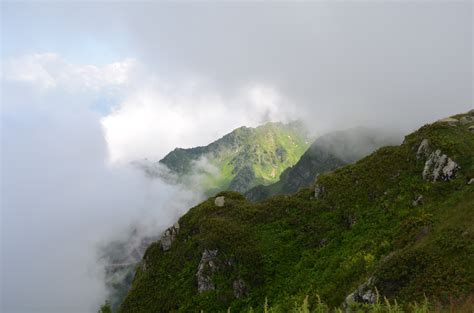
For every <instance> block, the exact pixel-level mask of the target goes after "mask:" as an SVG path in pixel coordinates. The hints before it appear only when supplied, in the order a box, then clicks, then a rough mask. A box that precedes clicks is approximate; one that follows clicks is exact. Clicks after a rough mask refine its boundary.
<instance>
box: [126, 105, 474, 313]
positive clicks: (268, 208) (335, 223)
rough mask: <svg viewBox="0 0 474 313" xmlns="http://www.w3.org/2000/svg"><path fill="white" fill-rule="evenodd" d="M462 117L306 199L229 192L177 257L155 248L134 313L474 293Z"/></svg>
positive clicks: (199, 212) (205, 207)
mask: <svg viewBox="0 0 474 313" xmlns="http://www.w3.org/2000/svg"><path fill="white" fill-rule="evenodd" d="M454 118H455V119H456V121H453V120H448V121H447V122H446V121H444V122H436V123H433V124H430V125H425V126H423V127H421V128H420V129H419V130H418V131H416V132H414V133H412V134H410V135H408V136H407V137H406V138H405V141H404V142H403V144H401V145H400V146H396V147H385V148H381V149H379V150H378V151H376V152H375V153H373V154H371V155H370V156H368V157H366V158H364V159H362V160H360V161H358V162H357V163H355V164H351V165H348V166H345V167H343V168H340V169H337V170H336V171H334V172H331V173H327V174H323V175H320V176H319V177H318V179H317V182H316V185H314V186H313V187H311V188H308V189H302V190H300V191H299V192H298V193H296V194H294V195H291V196H276V197H272V198H270V199H267V200H265V201H263V202H261V203H256V204H254V203H251V202H248V201H247V200H246V199H245V198H244V197H243V196H242V195H240V194H238V193H235V192H223V193H221V194H220V195H218V197H212V198H210V199H208V200H207V201H205V202H203V203H201V204H200V205H198V206H196V207H194V208H192V209H191V210H190V211H189V212H188V213H187V214H186V215H184V216H183V217H182V218H181V219H180V220H179V233H177V234H176V235H175V237H174V238H173V240H172V241H171V245H170V246H169V249H166V250H165V249H163V247H162V245H160V244H159V243H155V244H152V245H151V246H150V248H149V249H148V250H147V251H146V253H145V256H144V258H143V261H142V263H141V265H140V266H139V268H138V270H137V273H136V276H135V278H134V281H133V285H132V288H131V289H130V291H129V293H128V295H127V298H126V299H125V301H124V303H123V304H122V306H121V310H122V312H124V313H128V312H156V311H161V312H169V311H180V312H199V311H200V310H204V311H206V312H215V311H225V310H227V308H229V307H231V308H232V312H238V311H239V310H243V309H246V308H249V307H251V306H253V307H254V308H257V307H260V308H261V304H262V303H263V302H264V301H265V298H268V302H269V304H270V305H271V306H272V307H273V308H275V310H276V311H277V312H289V311H291V310H292V309H293V307H294V306H293V305H294V303H295V301H301V300H302V299H303V298H304V297H305V295H309V305H310V306H311V305H312V304H313V303H314V302H316V301H317V300H316V298H315V295H316V294H319V295H320V296H321V298H322V299H323V300H324V301H326V302H327V303H329V304H330V305H332V306H339V305H341V304H342V303H351V302H360V301H364V302H373V301H374V299H375V298H376V296H375V295H376V289H375V288H377V290H378V292H380V294H381V295H382V296H386V297H388V298H390V299H392V298H397V300H398V301H399V303H402V304H403V303H406V302H408V301H412V300H420V299H423V297H424V296H425V295H426V296H427V297H428V298H430V299H433V300H435V301H440V302H444V303H446V302H449V301H451V300H456V299H459V300H460V301H462V300H463V299H465V298H466V297H467V296H469V295H472V294H474V288H473V286H474V179H473V178H474V132H473V131H472V129H473V128H474V126H473V125H474V123H473V121H474V111H471V112H470V116H468V115H458V116H454ZM469 127H471V130H470V129H469ZM358 287H359V288H358Z"/></svg>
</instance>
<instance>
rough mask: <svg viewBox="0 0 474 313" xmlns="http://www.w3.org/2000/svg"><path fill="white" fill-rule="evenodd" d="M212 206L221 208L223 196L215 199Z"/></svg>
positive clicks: (223, 200) (223, 202)
mask: <svg viewBox="0 0 474 313" xmlns="http://www.w3.org/2000/svg"><path fill="white" fill-rule="evenodd" d="M214 204H215V205H216V206H218V207H223V206H224V204H225V198H224V196H220V197H216V199H215V200H214Z"/></svg>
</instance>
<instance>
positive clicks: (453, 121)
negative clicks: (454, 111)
mask: <svg viewBox="0 0 474 313" xmlns="http://www.w3.org/2000/svg"><path fill="white" fill-rule="evenodd" d="M436 122H437V123H448V124H449V125H451V126H455V125H457V124H458V123H459V120H457V119H455V118H452V117H447V118H443V119H440V120H438V121H436Z"/></svg>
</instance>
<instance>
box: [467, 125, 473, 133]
mask: <svg viewBox="0 0 474 313" xmlns="http://www.w3.org/2000/svg"><path fill="white" fill-rule="evenodd" d="M468 129H469V131H470V132H471V133H474V125H472V126H469V128H468Z"/></svg>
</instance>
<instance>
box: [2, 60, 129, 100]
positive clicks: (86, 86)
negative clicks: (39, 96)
mask: <svg viewBox="0 0 474 313" xmlns="http://www.w3.org/2000/svg"><path fill="white" fill-rule="evenodd" d="M135 65H136V61H135V60H134V59H125V60H122V61H119V62H114V63H110V64H107V65H104V66H96V65H87V64H86V65H83V64H74V63H70V62H68V61H66V60H65V59H64V58H63V57H61V56H60V55H58V54H55V53H36V54H29V55H24V56H20V57H13V58H10V59H7V60H6V61H5V63H4V74H3V75H4V77H5V79H6V80H9V81H15V82H22V83H28V84H31V85H32V86H34V87H36V88H40V89H46V90H48V89H52V88H65V89H67V90H68V91H84V90H92V91H99V90H101V89H103V88H107V87H117V86H124V85H126V84H128V83H129V82H130V76H131V72H132V71H133V69H134V68H135Z"/></svg>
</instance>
